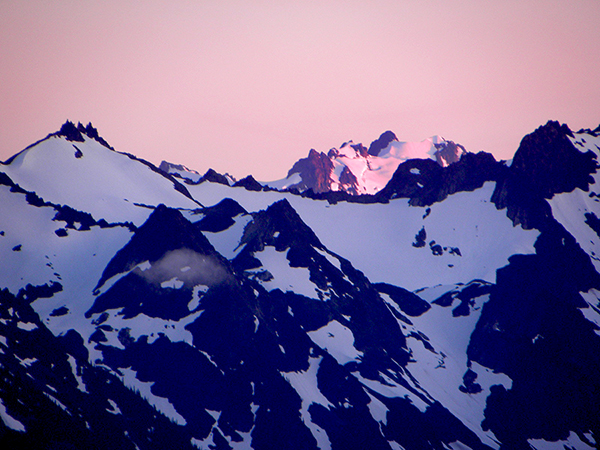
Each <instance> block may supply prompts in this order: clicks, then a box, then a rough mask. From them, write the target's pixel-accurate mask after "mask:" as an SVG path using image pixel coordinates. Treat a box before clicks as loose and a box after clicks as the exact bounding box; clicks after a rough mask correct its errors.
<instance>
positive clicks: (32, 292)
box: [17, 281, 63, 303]
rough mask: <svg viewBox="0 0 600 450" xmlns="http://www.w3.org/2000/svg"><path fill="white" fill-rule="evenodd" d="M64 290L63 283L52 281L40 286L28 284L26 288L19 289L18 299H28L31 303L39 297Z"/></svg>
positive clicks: (48, 296) (49, 295)
mask: <svg viewBox="0 0 600 450" xmlns="http://www.w3.org/2000/svg"><path fill="white" fill-rule="evenodd" d="M62 290H63V286H62V284H60V283H58V282H56V281H51V282H49V283H47V284H42V285H40V286H33V285H31V284H28V285H27V286H25V287H24V288H22V289H20V290H19V293H18V294H17V299H19V300H23V301H26V302H27V303H31V302H34V301H36V300H37V299H38V298H50V297H52V296H53V295H54V294H56V293H57V292H60V291H62Z"/></svg>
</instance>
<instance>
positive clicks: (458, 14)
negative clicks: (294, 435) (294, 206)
mask: <svg viewBox="0 0 600 450" xmlns="http://www.w3.org/2000/svg"><path fill="white" fill-rule="evenodd" d="M599 19H600V2H596V1H594V0H578V1H573V2H568V3H567V2H562V1H559V0H549V1H528V2H517V1H513V0H504V1H498V2H494V3H488V2H485V3H484V2H479V1H476V0H463V1H448V2H444V3H440V2H435V1H429V0H424V1H421V2H418V3H416V2H411V1H391V0H389V1H388V0H380V1H374V2H370V3H369V4H365V3H364V2H358V1H344V2H342V1H320V2H317V1H312V0H306V1H300V2H294V3H291V2H274V1H268V0H260V1H258V0H256V1H251V2H247V1H246V2H243V1H238V0H226V1H222V2H218V3H217V2H210V1H192V0H187V1H174V2H163V1H157V0H153V1H148V2H144V3H137V2H132V1H115V0H109V1H105V2H97V1H93V0H82V1H75V0H60V1H56V2H47V1H43V0H32V1H29V2H17V1H5V2H2V3H0V25H1V27H0V49H2V53H1V54H0V61H2V64H0V160H2V161H4V160H6V159H7V158H9V157H10V156H12V155H13V154H15V153H17V152H19V151H21V150H22V149H23V148H25V147H26V146H27V145H29V144H31V143H33V142H35V141H37V140H39V139H41V138H43V137H44V136H46V135H47V134H48V133H51V132H54V131H57V130H58V129H59V127H60V125H61V124H62V123H64V122H65V120H67V119H68V120H71V121H73V122H75V123H77V122H78V121H80V122H82V123H84V124H87V123H88V122H92V123H93V124H94V126H95V127H96V128H98V130H99V132H100V134H101V135H102V136H103V137H104V138H105V139H106V140H107V141H108V142H109V143H110V144H111V145H113V146H114V147H115V148H116V149H117V150H119V151H123V152H129V153H133V154H135V155H137V156H139V157H141V158H144V159H147V160H149V161H151V162H153V163H155V164H157V165H158V164H159V163H160V162H161V160H163V159H164V160H167V161H170V162H173V163H178V164H184V165H186V166H187V167H189V168H191V169H195V170H197V171H198V172H201V173H203V172H205V171H206V170H207V169H208V168H213V169H215V170H217V171H219V172H229V173H231V174H232V175H234V176H235V177H237V178H241V177H243V176H245V175H248V174H252V175H254V176H255V178H257V179H260V180H265V181H266V180H275V179H278V178H283V177H284V176H285V175H286V173H287V170H288V169H289V168H290V167H291V166H292V164H293V163H294V162H295V161H296V160H298V159H299V158H303V157H305V156H306V155H307V154H308V151H309V150H310V149H311V148H314V149H316V150H317V151H323V152H327V151H328V150H329V149H330V148H332V147H339V146H340V145H341V144H342V143H343V142H346V141H349V140H353V141H354V142H355V143H358V142H362V143H363V144H365V145H367V146H368V145H369V144H370V143H371V141H373V140H375V139H377V138H378V137H379V135H380V134H381V133H383V132H384V131H386V130H391V131H393V132H394V133H395V134H396V135H397V137H398V139H399V140H401V141H421V140H424V139H426V138H428V137H430V136H433V135H441V136H443V137H444V138H446V139H449V140H453V141H455V142H457V143H460V144H462V145H464V146H465V147H466V149H467V150H469V151H472V152H478V151H481V150H484V151H488V152H491V153H493V154H494V155H495V156H496V158H498V159H509V158H511V157H512V155H513V154H514V152H515V150H516V149H517V147H518V145H519V142H520V140H521V139H522V138H523V136H525V135H526V134H528V133H530V132H532V131H533V130H534V129H536V128H537V127H539V126H541V125H543V124H545V123H546V122H547V121H548V120H558V121H559V122H561V123H566V124H568V125H569V126H570V127H571V128H572V129H573V130H578V129H580V128H595V127H596V126H598V124H599V123H600V108H599V107H598V105H599V104H600V86H599V84H598V82H597V78H598V73H600V57H599V56H598V55H599V54H600V52H599V50H600V27H598V26H597V23H598V20H599Z"/></svg>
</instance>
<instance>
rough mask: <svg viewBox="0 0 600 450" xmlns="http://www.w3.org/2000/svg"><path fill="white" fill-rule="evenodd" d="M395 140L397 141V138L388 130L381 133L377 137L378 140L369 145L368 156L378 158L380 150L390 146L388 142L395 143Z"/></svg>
mask: <svg viewBox="0 0 600 450" xmlns="http://www.w3.org/2000/svg"><path fill="white" fill-rule="evenodd" d="M397 140H398V138H397V137H396V135H395V134H394V133H393V132H392V131H389V130H388V131H386V132H385V133H383V134H382V135H381V136H379V138H377V139H375V140H374V141H373V142H371V145H369V151H368V153H369V155H372V156H379V153H381V150H383V149H384V148H386V147H387V146H388V145H390V142H393V141H397Z"/></svg>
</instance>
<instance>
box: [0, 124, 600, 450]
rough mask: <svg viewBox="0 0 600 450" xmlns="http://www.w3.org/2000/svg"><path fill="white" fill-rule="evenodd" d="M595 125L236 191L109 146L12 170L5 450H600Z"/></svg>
mask: <svg viewBox="0 0 600 450" xmlns="http://www.w3.org/2000/svg"><path fill="white" fill-rule="evenodd" d="M599 155H600V127H598V128H597V129H595V130H589V129H586V130H579V131H577V132H574V131H572V130H570V129H569V127H568V126H567V125H564V124H560V123H558V122H553V121H550V122H548V123H547V124H545V125H543V126H541V127H539V128H538V129H536V130H535V131H533V132H532V133H530V134H528V135H527V136H525V137H524V138H523V140H522V141H521V144H520V146H519V148H518V149H517V150H516V152H515V155H514V158H513V159H512V160H511V161H508V162H507V161H496V160H495V158H494V157H493V156H492V155H491V154H489V153H485V152H479V153H471V152H469V151H467V150H466V149H465V148H464V147H463V146H461V145H460V144H456V143H454V142H452V141H448V140H445V139H443V138H441V137H433V138H430V139H427V140H425V141H422V142H419V143H407V142H400V141H399V140H398V139H397V138H396V136H395V135H394V134H393V133H392V132H390V131H388V132H385V133H383V134H382V135H381V137H380V138H379V139H377V140H375V141H374V142H373V143H372V144H371V145H370V146H369V147H368V148H367V147H366V146H363V145H362V144H354V143H353V142H352V141H350V142H348V143H345V144H343V145H342V146H340V148H339V149H332V150H330V151H329V152H328V153H327V154H325V153H319V152H316V151H315V150H311V151H310V153H309V155H308V157H307V158H303V159H300V160H299V161H298V162H297V163H296V164H295V165H294V166H293V167H292V168H291V169H290V171H289V173H288V175H287V177H286V178H285V179H283V180H279V181H275V182H259V181H256V180H255V179H254V178H253V177H252V176H250V175H249V176H248V177H246V178H243V179H241V180H235V179H234V178H233V177H231V176H230V175H228V174H219V173H217V172H215V171H213V170H209V171H208V172H206V173H205V174H204V175H201V174H200V173H199V172H196V171H194V170H191V169H188V168H186V167H185V166H182V165H180V164H175V163H168V162H163V163H162V164H160V166H159V167H156V166H154V165H153V164H151V163H150V162H147V161H144V160H142V159H140V158H138V157H136V156H134V155H131V154H128V153H122V152H119V151H117V150H115V149H114V148H112V147H111V146H110V145H109V144H108V142H107V141H106V140H105V139H104V138H102V137H101V136H100V135H99V133H98V130H96V129H95V128H94V127H93V126H92V125H91V124H88V125H87V126H83V125H82V124H78V125H75V124H74V123H72V122H69V121H67V122H66V123H65V124H64V125H63V126H62V127H61V129H60V130H59V131H58V132H55V133H51V134H49V135H48V136H47V137H46V138H44V139H42V140H40V141H38V142H36V143H34V144H32V145H31V146H29V147H28V148H26V149H25V150H23V151H21V152H19V153H17V154H15V155H14V156H13V157H11V158H10V159H8V160H7V161H6V162H4V163H2V164H0V208H2V209H1V210H2V214H1V215H0V255H1V258H0V368H1V369H0V419H1V420H0V443H2V447H3V448H11V449H31V448H39V449H58V448H60V449H72V448H73V449H75V448H77V449H79V448H81V449H90V448H106V449H109V448H110V449H114V448H119V449H121V448H122V449H140V450H144V449H165V448H177V449H186V448H189V449H257V450H258V449H333V450H336V449H344V450H345V449H393V450H397V449H406V450H409V449H465V448H470V449H488V448H492V449H506V450H508V449H538V450H542V449H552V450H553V449H563V448H564V449H589V448H599V446H600V444H599V443H600V218H599V216H600V206H599V205H598V203H599V202H600V174H599V173H598V172H597V169H598V166H599V165H598V158H599Z"/></svg>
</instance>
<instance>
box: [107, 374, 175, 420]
mask: <svg viewBox="0 0 600 450" xmlns="http://www.w3.org/2000/svg"><path fill="white" fill-rule="evenodd" d="M119 370H120V372H121V373H122V374H123V375H122V376H121V377H120V378H121V380H122V381H123V384H125V386H127V387H128V388H129V389H132V390H133V391H137V392H139V393H140V395H141V396H142V397H143V398H144V399H145V400H146V401H148V403H150V404H151V405H152V406H154V408H156V410H157V411H159V412H160V413H162V414H163V415H165V416H166V417H168V418H169V419H170V420H171V421H173V422H175V423H176V424H177V425H181V426H185V425H186V424H187V422H186V420H185V419H184V418H183V416H181V415H180V414H179V413H178V412H177V410H176V409H175V407H174V406H173V404H172V403H171V402H170V401H169V399H168V398H164V397H159V396H157V395H154V394H153V393H152V385H153V384H154V382H153V381H147V382H143V381H140V380H138V379H137V372H136V371H135V370H132V369H131V368H127V369H119Z"/></svg>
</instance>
